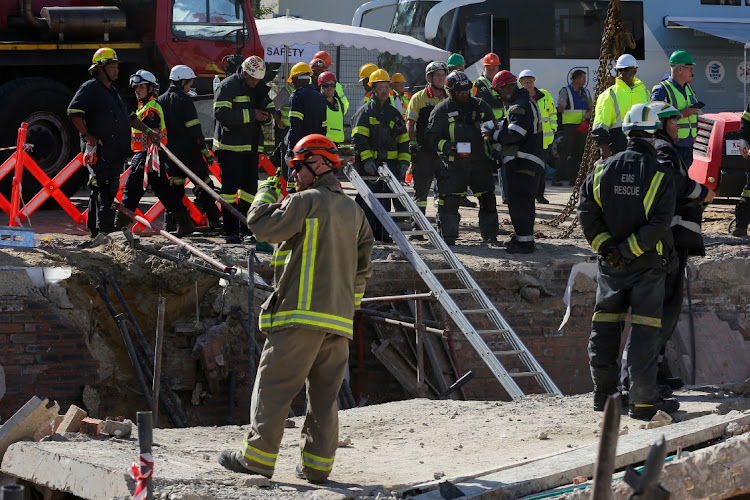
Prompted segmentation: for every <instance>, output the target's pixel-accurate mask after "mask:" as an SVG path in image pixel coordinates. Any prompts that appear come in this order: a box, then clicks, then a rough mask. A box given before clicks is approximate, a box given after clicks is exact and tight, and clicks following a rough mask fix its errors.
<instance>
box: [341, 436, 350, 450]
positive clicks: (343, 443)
mask: <svg viewBox="0 0 750 500" xmlns="http://www.w3.org/2000/svg"><path fill="white" fill-rule="evenodd" d="M350 444H352V440H351V439H349V438H345V439H339V448H343V447H345V446H349V445H350Z"/></svg>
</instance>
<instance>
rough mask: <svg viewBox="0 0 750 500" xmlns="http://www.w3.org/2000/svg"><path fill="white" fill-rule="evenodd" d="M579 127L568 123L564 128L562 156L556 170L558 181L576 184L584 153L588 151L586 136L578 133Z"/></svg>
mask: <svg viewBox="0 0 750 500" xmlns="http://www.w3.org/2000/svg"><path fill="white" fill-rule="evenodd" d="M576 128H578V125H576V124H573V123H566V124H565V125H563V126H562V139H561V140H560V153H559V154H560V156H559V158H558V159H557V168H556V169H555V180H556V181H569V182H574V181H575V180H576V178H577V177H578V171H579V170H580V168H581V161H582V160H583V152H584V150H585V149H586V134H580V133H578V132H576Z"/></svg>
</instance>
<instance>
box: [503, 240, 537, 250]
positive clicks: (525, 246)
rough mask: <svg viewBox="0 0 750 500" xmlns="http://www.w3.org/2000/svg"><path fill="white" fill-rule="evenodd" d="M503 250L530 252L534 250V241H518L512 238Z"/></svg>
mask: <svg viewBox="0 0 750 500" xmlns="http://www.w3.org/2000/svg"><path fill="white" fill-rule="evenodd" d="M505 251H506V252H508V253H532V252H534V242H533V241H518V240H517V239H515V238H513V239H512V240H510V243H508V244H507V245H506V246H505Z"/></svg>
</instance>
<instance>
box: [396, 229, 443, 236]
mask: <svg viewBox="0 0 750 500" xmlns="http://www.w3.org/2000/svg"><path fill="white" fill-rule="evenodd" d="M401 232H402V233H404V234H405V235H407V236H411V235H417V234H419V235H422V236H425V235H428V234H433V233H434V232H435V231H430V230H429V229H409V230H407V231H401Z"/></svg>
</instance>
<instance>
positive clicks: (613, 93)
mask: <svg viewBox="0 0 750 500" xmlns="http://www.w3.org/2000/svg"><path fill="white" fill-rule="evenodd" d="M649 99H650V96H649V94H648V92H647V91H646V87H645V85H643V82H641V81H640V80H639V79H638V78H634V79H633V87H632V88H631V87H630V86H628V84H627V83H625V82H624V81H622V80H621V79H620V78H617V79H616V80H615V84H614V85H612V86H611V87H609V88H608V89H606V90H605V91H604V92H602V93H601V94H600V95H599V97H598V99H597V100H596V112H595V116H594V126H593V130H592V133H595V132H596V131H597V130H600V129H601V130H604V131H607V132H608V131H609V130H611V129H613V128H622V120H623V118H625V115H626V114H627V112H628V111H630V108H632V107H633V105H635V104H646V103H647V102H648V101H649Z"/></svg>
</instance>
